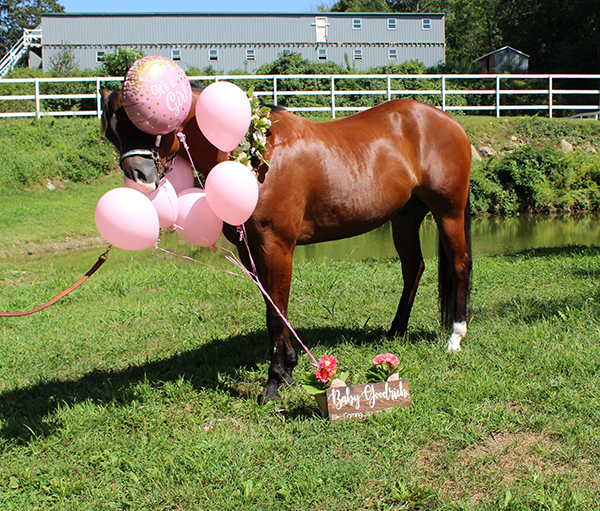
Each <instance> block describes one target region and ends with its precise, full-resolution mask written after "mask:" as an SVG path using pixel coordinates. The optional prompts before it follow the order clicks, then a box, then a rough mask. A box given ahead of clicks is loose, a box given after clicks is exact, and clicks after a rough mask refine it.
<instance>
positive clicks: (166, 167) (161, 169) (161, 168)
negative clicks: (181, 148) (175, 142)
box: [119, 135, 177, 179]
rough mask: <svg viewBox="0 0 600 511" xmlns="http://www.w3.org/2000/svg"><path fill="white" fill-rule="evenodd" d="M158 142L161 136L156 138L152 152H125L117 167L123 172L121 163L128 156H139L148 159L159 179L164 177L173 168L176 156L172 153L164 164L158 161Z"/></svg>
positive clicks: (136, 150)
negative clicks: (152, 163) (151, 162)
mask: <svg viewBox="0 0 600 511" xmlns="http://www.w3.org/2000/svg"><path fill="white" fill-rule="evenodd" d="M160 141H161V136H160V135H159V136H157V137H156V143H155V146H154V148H153V149H152V150H150V149H132V150H131V151H127V152H126V153H124V154H122V155H121V158H120V159H119V167H121V170H124V169H123V161H124V160H125V159H126V158H129V157H130V156H141V157H142V158H149V159H151V160H152V161H153V162H154V166H155V168H156V170H157V171H158V174H159V176H160V179H162V178H163V177H164V176H165V174H167V173H168V172H170V171H171V169H172V168H173V162H174V160H175V157H176V156H177V153H174V154H173V156H170V157H169V158H167V159H166V160H165V163H163V162H162V161H161V160H160V156H159V153H158V148H159V147H160Z"/></svg>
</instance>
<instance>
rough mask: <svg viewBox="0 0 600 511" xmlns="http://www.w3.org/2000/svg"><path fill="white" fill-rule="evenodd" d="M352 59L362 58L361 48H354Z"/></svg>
mask: <svg viewBox="0 0 600 511" xmlns="http://www.w3.org/2000/svg"><path fill="white" fill-rule="evenodd" d="M354 60H362V50H361V49H355V50H354Z"/></svg>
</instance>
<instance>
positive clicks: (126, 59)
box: [125, 56, 131, 76]
mask: <svg viewBox="0 0 600 511" xmlns="http://www.w3.org/2000/svg"><path fill="white" fill-rule="evenodd" d="M130 67H131V62H129V57H127V56H125V76H127V73H128V72H129V68H130Z"/></svg>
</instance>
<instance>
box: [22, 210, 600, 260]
mask: <svg viewBox="0 0 600 511" xmlns="http://www.w3.org/2000/svg"><path fill="white" fill-rule="evenodd" d="M437 236H438V233H437V227H436V225H435V223H434V222H433V220H432V219H431V218H426V219H425V221H424V222H423V225H422V227H421V243H422V249H423V254H424V256H425V258H432V257H435V256H436V253H437ZM472 239H473V252H474V255H475V256H477V254H505V253H515V252H520V251H523V250H528V249H533V248H542V247H559V246H564V245H600V217H599V216H598V215H595V214H587V215H581V216H572V215H571V216H548V215H536V216H517V217H487V218H475V219H473V223H472ZM218 244H219V245H220V246H224V247H229V248H230V247H231V246H230V245H229V243H227V242H226V241H224V238H221V240H220V241H219V243H218ZM160 246H161V247H162V248H163V249H165V250H168V251H170V252H173V253H175V254H178V255H181V256H187V257H191V258H193V259H196V260H198V261H202V262H206V263H209V264H214V265H216V266H219V267H222V268H226V269H232V268H231V266H232V265H231V264H230V263H229V262H227V261H226V260H225V259H224V257H223V255H221V254H220V253H219V252H214V251H212V250H211V249H208V248H201V247H196V246H194V245H191V244H190V243H188V242H187V241H185V240H183V239H182V238H181V237H180V236H179V235H177V234H176V233H174V232H165V233H163V234H161V238H160ZM101 251H102V249H101V248H98V247H96V248H94V249H88V250H82V251H71V252H68V253H66V254H64V255H63V254H53V255H51V256H46V257H42V258H35V257H31V256H24V257H21V258H19V259H15V260H13V261H12V262H16V263H17V264H21V263H24V264H27V263H33V264H34V265H36V266H46V265H51V266H54V267H55V268H57V269H60V268H63V267H64V268H77V269H81V270H82V271H86V270H87V268H88V267H89V266H90V265H91V264H92V263H93V262H94V261H95V258H96V257H97V256H98V255H99V254H100V253H101ZM396 256H397V254H396V251H395V249H394V245H393V242H392V234H391V228H390V225H389V224H386V225H384V226H382V227H380V228H379V229H375V230H374V231H371V232H369V233H367V234H363V235H361V236H357V237H355V238H349V239H345V240H338V241H331V242H327V243H319V244H315V245H306V246H299V247H297V248H296V250H295V252H294V260H295V261H302V260H313V261H317V262H322V261H327V260H343V259H353V260H361V259H368V258H390V257H396ZM156 258H160V259H165V260H170V259H171V256H169V255H168V254H166V253H164V252H161V251H156V250H154V249H149V250H144V251H140V252H128V251H125V250H119V249H113V250H112V251H111V254H110V257H109V261H110V262H111V263H112V264H115V263H118V262H130V261H138V262H141V261H144V260H148V259H156ZM180 261H182V262H183V261H184V260H183V259H181V260H180Z"/></svg>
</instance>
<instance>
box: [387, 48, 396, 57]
mask: <svg viewBox="0 0 600 511" xmlns="http://www.w3.org/2000/svg"><path fill="white" fill-rule="evenodd" d="M397 58H398V50H397V49H396V48H390V51H389V52H388V60H396V59H397Z"/></svg>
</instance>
